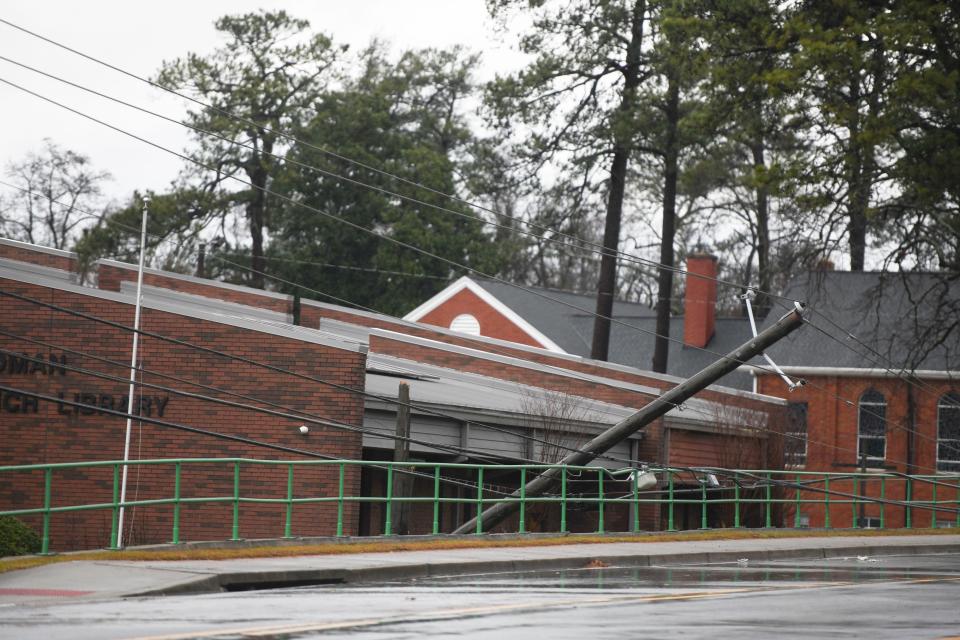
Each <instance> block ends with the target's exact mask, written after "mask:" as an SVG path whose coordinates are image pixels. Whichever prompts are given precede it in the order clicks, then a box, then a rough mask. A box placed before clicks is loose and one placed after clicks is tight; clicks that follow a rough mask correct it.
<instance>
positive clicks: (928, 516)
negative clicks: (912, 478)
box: [757, 374, 960, 527]
mask: <svg viewBox="0 0 960 640" xmlns="http://www.w3.org/2000/svg"><path fill="white" fill-rule="evenodd" d="M803 377H804V378H805V379H807V380H808V384H807V385H806V386H804V387H801V388H799V389H797V390H795V391H793V392H792V393H791V392H788V391H787V389H786V385H785V384H784V383H783V381H782V380H781V379H780V378H779V377H776V376H771V375H766V374H761V375H758V378H757V389H758V391H760V392H761V393H767V394H770V395H775V396H780V397H783V398H785V399H787V400H789V401H790V402H791V403H806V416H807V434H808V442H807V455H806V464H805V465H803V466H802V467H798V471H799V470H802V471H823V472H830V473H849V472H854V471H858V470H859V469H860V460H859V458H858V424H859V422H858V420H859V413H860V411H859V407H858V403H859V401H860V398H861V396H862V395H863V394H864V392H866V391H867V390H869V389H873V390H875V391H878V392H879V393H881V394H883V398H884V400H885V402H886V409H885V417H886V456H885V460H884V463H883V469H885V470H888V471H895V472H900V473H911V474H919V475H933V474H936V473H937V471H936V464H937V458H936V456H937V419H938V412H937V404H938V401H939V400H940V398H941V397H942V396H943V394H945V393H948V392H951V391H952V392H957V391H958V390H960V385H957V384H956V383H950V382H949V381H943V380H923V381H921V383H920V384H919V385H909V384H908V383H907V382H905V381H904V380H901V379H898V378H894V377H871V376H866V375H864V376H860V377H855V376H849V375H844V376H838V375H824V376H812V375H805V376H803ZM911 405H912V406H913V407H914V409H913V412H912V417H911V411H910V406H911ZM867 410H868V411H869V410H871V409H870V408H869V407H868V408H867ZM911 433H912V434H913V437H912V443H911V442H910V440H911ZM910 449H912V452H910V451H909V450H910ZM911 458H912V460H911V462H912V464H910V465H908V464H907V463H908V460H910V459H911ZM948 482H950V483H951V484H952V485H956V484H957V483H956V482H955V480H953V479H950V480H948ZM880 484H881V483H880V481H879V480H871V481H868V483H867V486H866V495H868V496H870V497H879V496H880V493H881V486H880ZM883 485H884V486H883V493H884V496H885V497H886V498H888V499H893V500H902V499H904V497H905V495H906V491H907V486H906V482H905V481H904V480H901V479H895V478H888V479H886V480H885V481H884V482H883ZM831 489H833V490H837V491H845V492H848V493H852V492H853V489H854V486H853V482H852V481H851V480H838V481H835V482H834V483H833V484H832V486H831ZM911 494H912V495H913V498H914V499H916V500H930V499H932V497H933V485H931V484H927V483H922V482H914V483H912V486H911ZM802 497H803V499H820V500H822V499H823V496H822V495H817V494H813V493H804V494H803V496H802ZM952 498H956V499H957V500H960V492H958V490H956V489H951V488H950V487H943V486H941V487H939V495H938V499H939V500H944V499H947V500H950V499H952ZM840 499H841V500H842V499H843V498H840ZM882 510H883V516H884V525H885V526H887V527H902V526H905V525H906V519H907V513H906V509H905V508H903V507H899V506H893V505H888V506H886V507H883V508H882ZM857 511H858V517H859V515H860V514H859V508H858V509H857ZM853 512H854V508H853V506H852V505H849V504H844V505H836V504H835V505H833V506H831V507H830V526H832V527H850V526H852V524H853ZM801 513H803V514H804V515H806V516H808V517H809V518H810V526H812V527H821V526H824V525H825V524H826V513H825V509H824V508H823V507H822V506H819V505H804V506H802V507H801ZM863 515H864V516H865V517H867V518H873V519H877V520H879V518H880V515H881V506H880V505H879V504H869V505H866V506H865V507H864V513H863ZM936 519H937V520H939V521H955V519H956V515H955V514H953V513H949V512H946V511H944V512H941V513H939V515H937V516H936ZM911 520H912V522H911V524H912V525H913V526H931V525H932V524H933V522H934V514H933V512H932V511H930V510H920V509H915V510H913V512H912V514H911Z"/></svg>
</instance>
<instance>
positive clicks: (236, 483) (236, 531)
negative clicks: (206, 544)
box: [230, 462, 240, 540]
mask: <svg viewBox="0 0 960 640" xmlns="http://www.w3.org/2000/svg"><path fill="white" fill-rule="evenodd" d="M230 539H231V540H239V539H240V463H239V462H234V463H233V536H231V538H230Z"/></svg>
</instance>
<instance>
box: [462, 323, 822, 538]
mask: <svg viewBox="0 0 960 640" xmlns="http://www.w3.org/2000/svg"><path fill="white" fill-rule="evenodd" d="M802 324H803V313H802V308H801V307H800V306H799V304H798V305H797V309H795V310H793V311H790V312H789V313H787V314H786V315H784V316H783V317H782V318H780V319H779V320H778V321H777V323H776V324H775V325H773V326H772V327H770V328H769V329H767V330H766V331H763V332H761V333H760V335H758V336H756V337H755V338H752V339H751V340H750V341H749V342H746V343H745V344H742V345H741V346H739V347H737V348H736V349H734V350H733V351H731V352H730V353H728V354H727V355H725V356H723V357H722V358H720V359H719V360H717V361H716V362H714V363H713V364H710V365H708V366H707V367H706V368H705V369H703V370H702V371H700V372H699V373H697V374H696V375H694V376H693V377H691V378H688V379H687V380H685V381H683V382H681V383H680V384H678V385H677V386H675V387H674V388H673V389H670V390H669V391H666V392H664V393H663V394H662V395H660V396H659V397H657V398H655V399H654V400H653V401H651V402H650V403H649V404H648V405H646V406H645V407H643V408H642V409H640V410H639V411H637V412H636V413H634V414H633V415H631V416H629V417H628V418H624V419H623V420H621V421H620V422H618V423H617V424H615V425H613V426H612V427H610V428H609V429H607V430H606V431H604V432H603V433H601V434H600V435H598V436H597V437H595V438H594V439H593V440H591V441H590V442H588V443H587V444H585V445H584V446H583V447H581V448H580V449H579V450H578V451H574V452H572V453H570V454H569V455H568V456H566V457H565V458H564V459H563V460H561V461H560V462H559V463H558V464H560V465H570V466H583V465H586V464H588V463H589V462H591V461H593V460H594V459H595V458H596V457H597V456H599V455H602V454H603V453H605V452H607V451H609V450H610V449H611V448H613V447H614V446H616V445H617V444H618V443H620V442H622V441H623V440H625V439H626V438H628V437H630V436H631V435H633V434H634V433H636V432H637V431H639V430H640V429H642V428H644V427H645V426H647V425H648V424H650V423H651V422H653V421H654V420H656V419H657V418H659V417H661V416H662V415H664V414H665V413H667V412H668V411H670V410H671V409H673V408H674V407H677V406H679V405H681V404H683V403H684V402H686V401H687V400H688V399H689V398H690V397H692V396H693V395H695V394H696V393H699V392H700V391H702V390H703V389H705V388H706V387H708V386H710V385H711V384H713V383H714V382H716V381H717V380H719V379H720V378H722V377H723V376H725V375H726V374H728V373H730V372H731V371H733V370H735V369H736V368H737V367H739V366H740V365H741V364H743V363H745V362H747V361H749V360H750V359H751V358H753V357H754V356H757V355H760V354H761V353H763V352H764V351H765V350H766V349H767V348H768V347H770V346H771V345H772V344H774V343H776V342H778V341H779V340H780V339H782V338H784V337H785V336H787V335H789V334H790V333H792V332H793V331H795V330H796V329H798V328H799V327H800V326H801V325H802ZM561 473H562V469H560V468H552V469H547V470H546V471H544V472H543V473H542V474H540V475H539V476H538V477H537V478H536V479H535V480H533V481H531V482H528V483H527V485H526V487H525V488H524V494H525V496H526V498H528V499H529V498H531V497H533V496H538V495H541V494H543V493H545V492H546V491H547V490H548V489H550V487H552V486H553V485H554V484H555V483H556V481H557V478H559V476H560V474H561ZM520 496H521V489H517V490H516V491H514V492H513V493H512V494H511V496H510V497H512V498H517V500H513V501H510V502H498V503H497V504H495V505H493V506H492V507H490V508H489V509H487V510H486V511H484V512H483V513H481V514H480V515H479V516H478V517H479V518H480V519H481V522H482V525H483V530H484V531H489V530H490V529H491V528H492V527H494V526H496V525H497V524H499V523H500V522H502V521H503V520H504V519H505V518H507V517H508V516H509V515H510V514H511V513H513V512H514V511H516V510H517V509H518V508H519V506H520V501H519V498H520ZM476 526H477V518H471V519H470V520H469V521H468V522H466V523H464V524H462V525H460V526H459V527H457V529H456V530H455V531H454V533H472V532H473V531H475V530H476Z"/></svg>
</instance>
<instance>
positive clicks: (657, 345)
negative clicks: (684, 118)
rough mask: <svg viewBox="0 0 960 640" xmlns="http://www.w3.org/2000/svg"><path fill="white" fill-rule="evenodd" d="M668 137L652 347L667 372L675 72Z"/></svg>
mask: <svg viewBox="0 0 960 640" xmlns="http://www.w3.org/2000/svg"><path fill="white" fill-rule="evenodd" d="M665 116H666V125H667V130H666V140H665V145H664V162H663V227H662V230H661V233H660V265H661V266H660V268H659V273H658V277H657V336H656V338H655V341H654V347H653V370H654V371H656V372H657V373H666V372H667V353H668V350H669V348H670V302H671V298H672V297H673V270H672V267H673V241H674V236H675V235H676V231H677V177H678V174H679V170H678V168H677V164H678V156H679V153H680V150H679V140H678V139H677V129H678V128H679V124H680V87H679V82H678V79H677V74H676V71H671V72H670V73H669V74H668V77H667V104H666V108H665Z"/></svg>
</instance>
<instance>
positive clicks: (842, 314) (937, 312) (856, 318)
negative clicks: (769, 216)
mask: <svg viewBox="0 0 960 640" xmlns="http://www.w3.org/2000/svg"><path fill="white" fill-rule="evenodd" d="M958 282H960V274H945V273H911V272H906V273H890V272H871V271H868V272H851V271H816V272H810V273H807V274H804V275H803V276H799V277H797V278H795V279H794V280H793V281H792V282H791V283H790V284H789V286H788V287H787V290H786V291H785V292H784V296H785V297H788V298H793V299H795V300H801V301H804V302H806V303H807V304H808V305H809V307H810V308H809V310H808V316H807V317H808V319H809V320H810V322H811V323H813V324H814V325H816V327H820V328H822V329H823V330H824V331H826V332H828V333H830V334H831V335H833V336H835V337H836V338H837V339H838V340H840V341H841V342H843V343H844V344H846V345H848V346H850V347H852V349H848V348H846V347H844V346H842V345H841V344H838V342H837V340H833V339H831V338H829V337H827V336H825V335H824V334H823V332H821V331H818V330H817V328H815V327H809V326H807V327H803V328H801V329H800V330H798V331H795V332H794V333H793V334H791V335H790V336H788V337H787V338H785V339H784V340H782V341H781V342H779V343H778V344H776V345H774V346H773V347H771V348H770V350H769V352H768V353H769V354H770V356H771V357H772V358H773V359H774V360H775V361H776V362H777V364H779V365H781V366H808V367H859V368H880V369H883V368H894V369H900V368H905V369H908V370H913V369H932V370H940V371H942V370H955V369H957V367H958V365H960V327H955V326H954V325H955V324H956V323H960V287H958V286H957V283H958ZM784 312H785V311H784V310H783V309H782V308H781V307H778V306H774V310H773V311H772V312H771V313H770V315H769V316H768V317H767V318H766V320H765V322H764V326H765V327H766V326H769V325H771V324H773V323H774V322H776V320H777V318H779V317H780V316H781V315H782V314H783V313H784ZM847 333H852V334H853V335H854V336H856V338H857V339H858V340H859V341H861V342H863V343H865V345H867V346H863V345H861V344H859V343H858V342H857V340H854V339H853V338H850V337H848V336H847V335H846V334H847Z"/></svg>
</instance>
